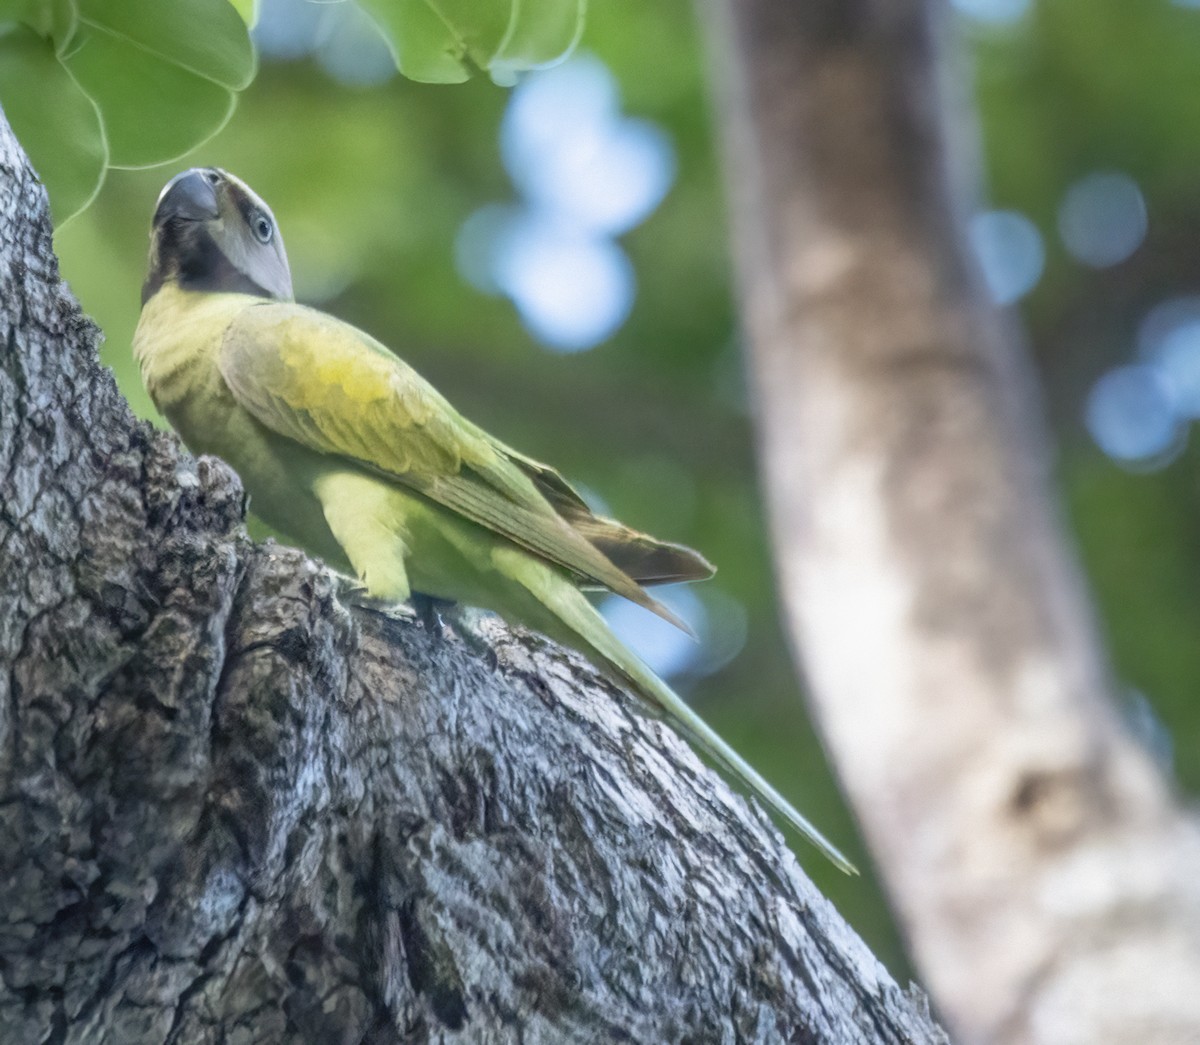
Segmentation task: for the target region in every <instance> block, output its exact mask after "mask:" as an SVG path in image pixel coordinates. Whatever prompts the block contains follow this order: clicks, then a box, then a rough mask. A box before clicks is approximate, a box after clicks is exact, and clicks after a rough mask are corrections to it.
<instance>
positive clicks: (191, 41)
mask: <svg viewBox="0 0 1200 1045" xmlns="http://www.w3.org/2000/svg"><path fill="white" fill-rule="evenodd" d="M78 2H79V19H80V22H82V23H83V24H84V25H88V26H91V27H93V28H97V29H102V30H105V31H107V32H109V33H111V34H113V35H114V36H119V37H124V38H125V39H126V40H128V41H129V42H130V43H131V44H135V45H136V46H138V47H140V48H142V49H143V50H144V51H147V52H149V53H150V54H152V55H155V56H156V57H158V58H160V59H162V60H163V61H164V62H167V63H169V64H171V65H177V66H179V67H181V68H183V69H186V70H188V71H189V72H192V73H195V74H196V75H197V76H199V77H202V78H204V79H206V80H212V81H213V82H214V83H218V84H221V85H222V86H224V87H228V88H231V89H233V90H241V88H243V87H245V86H246V85H247V84H248V83H249V82H250V81H251V80H252V79H253V78H254V47H253V45H252V44H251V43H250V34H249V32H247V30H246V23H245V21H243V19H242V16H241V15H240V14H238V12H237V11H236V10H235V9H234V7H233V5H232V4H231V3H229V0H186V2H179V0H169V2H167V0H78Z"/></svg>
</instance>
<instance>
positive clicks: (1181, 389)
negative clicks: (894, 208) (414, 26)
mask: <svg viewBox="0 0 1200 1045" xmlns="http://www.w3.org/2000/svg"><path fill="white" fill-rule="evenodd" d="M947 18H948V21H949V28H950V37H951V39H952V40H953V41H954V44H955V48H954V50H953V54H952V57H951V60H950V62H949V67H948V69H947V76H948V77H949V80H950V82H952V83H953V84H954V85H956V88H957V89H958V90H959V93H961V94H962V95H963V96H964V97H968V98H970V99H972V104H973V106H974V111H975V113H976V114H977V116H978V126H977V127H970V126H967V127H964V129H963V133H964V134H966V135H969V136H970V135H975V134H976V133H978V135H979V139H980V141H981V143H982V151H983V156H984V170H982V171H981V172H980V175H981V196H980V199H979V201H978V207H977V209H976V210H975V211H974V212H973V214H972V216H971V219H970V223H969V227H968V230H967V232H968V236H969V240H970V244H971V247H972V249H973V250H974V251H975V252H976V253H977V255H978V257H979V260H980V263H981V265H982V267H983V270H984V273H985V276H986V278H987V282H988V285H989V287H990V289H991V291H992V293H993V296H994V297H995V299H996V301H997V303H998V304H1000V305H1001V306H1004V307H1011V308H1013V309H1014V310H1016V311H1017V312H1018V313H1019V316H1020V319H1021V320H1022V322H1023V324H1024V326H1025V329H1026V331H1027V337H1028V345H1029V350H1030V352H1031V354H1032V356H1033V358H1034V361H1035V363H1036V366H1037V368H1038V371H1039V374H1040V376H1041V379H1042V385H1043V389H1044V395H1045V402H1044V405H1045V410H1046V413H1047V416H1048V418H1049V421H1050V427H1051V430H1052V432H1053V435H1054V438H1055V441H1056V442H1055V448H1054V460H1055V463H1056V467H1057V472H1056V474H1057V479H1058V481H1059V483H1060V495H1061V499H1062V503H1063V506H1064V512H1065V516H1066V518H1067V522H1068V524H1069V525H1070V526H1071V527H1072V528H1073V530H1074V532H1075V534H1076V536H1077V539H1078V544H1079V548H1080V552H1081V555H1082V557H1083V559H1084V563H1085V567H1086V570H1087V573H1088V576H1089V578H1090V582H1091V584H1092V587H1093V590H1094V592H1095V596H1096V601H1097V608H1098V616H1099V618H1100V620H1101V626H1102V627H1103V629H1104V631H1105V634H1106V637H1107V639H1108V642H1109V648H1110V650H1111V657H1112V661H1113V665H1114V670H1115V673H1116V675H1117V677H1118V679H1119V681H1120V685H1121V689H1122V694H1123V699H1124V701H1125V710H1126V712H1127V714H1128V716H1129V720H1130V722H1131V724H1132V725H1133V727H1134V728H1135V729H1136V730H1137V731H1138V732H1139V734H1140V735H1141V736H1142V737H1143V738H1144V739H1145V742H1146V743H1147V744H1148V745H1149V746H1150V747H1151V748H1152V750H1153V751H1154V752H1155V753H1156V755H1157V757H1158V758H1159V759H1160V760H1161V761H1162V762H1163V763H1164V765H1166V766H1167V767H1168V768H1169V770H1170V771H1171V772H1173V773H1174V774H1175V776H1176V778H1177V780H1178V782H1179V784H1180V786H1181V787H1182V788H1183V789H1185V790H1187V791H1194V790H1195V789H1197V787H1200V743H1198V741H1200V705H1198V703H1197V700H1196V696H1197V680H1198V679H1200V469H1198V468H1197V464H1198V460H1197V451H1196V449H1195V447H1194V445H1192V441H1191V440H1190V438H1189V436H1190V429H1191V424H1192V421H1193V419H1195V418H1197V417H1200V184H1198V183H1200V0H1141V2H1138V3H1130V2H1129V0H1042V2H1035V0H955V3H954V4H952V5H950V6H948V8H947ZM254 35H255V42H256V44H257V46H258V48H259V53H260V59H261V69H260V73H259V75H258V77H257V79H256V80H255V82H254V83H253V84H252V86H251V87H250V88H249V89H247V90H246V91H245V92H244V93H243V94H242V96H241V101H240V103H239V107H238V109H237V112H236V113H235V115H234V117H233V119H232V121H231V122H230V123H229V124H228V126H227V127H226V128H225V129H224V130H223V131H222V132H221V133H220V134H219V135H218V136H217V137H216V138H215V139H213V140H212V141H210V142H208V143H207V144H205V145H204V146H203V147H201V148H200V149H197V150H196V151H195V152H194V153H192V154H190V155H189V156H188V157H186V158H184V159H182V160H180V161H178V162H177V163H173V164H171V165H169V166H167V167H160V168H156V169H152V170H142V171H112V172H111V173H110V175H109V177H108V179H107V181H106V182H105V185H104V188H103V189H102V191H101V194H100V196H99V197H98V198H97V200H96V201H95V203H94V204H93V205H92V206H91V207H90V208H89V209H88V210H87V211H85V212H84V213H83V214H82V215H80V216H78V217H76V218H75V219H73V220H72V221H71V222H69V223H67V225H66V226H65V227H63V228H62V229H60V230H59V232H58V234H57V236H56V243H57V247H58V250H59V253H60V257H61V259H62V265H63V270H64V274H65V275H66V278H67V279H68V281H69V282H70V284H71V286H72V288H73V290H74V292H75V294H76V295H77V296H78V298H79V299H80V301H81V302H82V304H83V306H84V308H85V309H86V310H87V311H88V312H89V313H90V314H91V315H92V316H93V317H94V318H95V319H96V320H97V322H98V323H99V324H100V326H101V327H102V328H103V330H104V332H105V335H106V338H107V340H106V344H105V346H104V349H103V358H104V361H105V362H106V363H107V364H108V365H109V366H111V367H112V369H113V371H114V372H115V374H116V376H117V380H118V382H119V384H120V385H121V387H122V389H123V390H124V392H125V394H126V395H127V396H128V398H129V401H130V403H131V404H132V405H133V407H134V409H135V411H136V412H137V413H138V414H140V415H142V416H143V417H147V418H151V419H152V420H155V421H156V422H158V423H161V422H159V421H158V419H157V418H156V416H155V414H154V411H153V407H152V405H151V404H150V402H149V400H148V398H147V397H146V395H145V392H144V391H143V389H142V387H141V384H140V380H139V378H138V375H137V372H136V368H135V366H134V364H133V362H132V359H131V355H130V341H131V337H132V334H133V330H134V326H135V325H136V322H137V313H138V307H139V291H140V286H141V282H142V279H143V278H144V274H145V273H144V268H145V255H146V244H147V239H146V234H147V227H148V222H149V217H150V213H151V211H152V209H153V206H154V201H155V198H156V196H157V193H158V191H159V189H160V188H161V186H162V184H163V183H164V182H165V180H166V179H167V177H169V176H170V175H171V174H173V173H175V171H176V170H179V169H182V168H183V167H186V166H190V165H193V164H205V165H208V164H215V165H219V166H223V167H226V168H228V169H229V170H231V171H233V172H235V173H237V174H239V175H240V176H241V177H243V178H244V179H246V180H247V181H248V182H249V183H250V184H251V185H252V186H254V187H255V188H256V189H257V190H258V191H259V192H260V194H262V195H263V196H264V197H265V198H266V199H267V201H268V202H269V203H270V204H271V205H272V207H273V208H274V210H275V213H276V216H277V217H278V219H279V222H280V224H281V228H282V230H283V233H284V238H285V241H286V243H287V247H288V251H289V254H290V257H291V261H292V267H293V271H294V275H295V282H296V291H297V297H298V298H299V299H300V300H302V301H305V302H308V303H311V304H317V305H320V306H321V307H324V308H326V309H328V310H330V311H333V312H335V313H337V314H338V315H340V316H342V317H344V318H346V319H348V320H350V321H352V322H354V323H356V324H358V325H359V326H362V327H364V328H365V329H367V330H369V331H370V332H372V333H373V334H375V335H376V336H377V337H379V338H380V339H381V340H383V341H384V342H386V343H387V344H389V345H391V346H392V347H393V348H394V349H395V350H396V351H398V352H399V353H400V354H401V355H403V356H404V357H405V358H406V359H407V360H408V361H409V362H410V363H411V364H412V365H414V366H415V367H416V368H417V369H418V370H419V371H421V372H422V373H423V374H425V375H426V376H427V377H428V378H430V379H431V380H432V381H433V382H434V383H435V384H436V385H438V386H439V387H440V388H441V389H442V391H443V392H444V393H445V394H446V395H447V396H449V398H450V399H451V401H452V402H454V403H455V404H456V405H457V406H458V407H459V408H460V409H461V410H462V411H463V412H464V413H466V414H467V415H468V416H470V417H472V418H473V419H475V420H476V421H478V422H479V423H481V424H483V425H484V426H485V427H487V428H488V429H490V430H491V431H493V432H494V433H496V434H497V435H498V436H499V437H501V438H502V439H504V440H505V441H507V442H509V443H512V444H514V445H515V446H516V447H518V448H520V449H522V450H524V451H526V452H528V453H531V454H533V455H534V456H537V457H541V458H543V459H546V460H548V461H550V462H551V463H553V464H555V465H556V466H558V467H559V468H561V470H562V471H563V472H564V473H565V474H566V475H567V477H568V478H569V479H571V480H572V481H573V482H575V483H577V484H578V485H580V486H581V487H582V488H583V489H584V490H585V491H586V492H587V495H588V496H589V497H591V498H593V499H594V500H595V502H596V504H597V505H598V506H600V507H602V508H604V509H605V510H607V511H609V512H611V513H612V514H614V515H616V516H618V517H620V518H622V519H624V520H626V521H628V522H630V523H632V524H633V525H636V526H638V527H641V528H644V529H647V530H649V531H651V532H653V533H655V534H657V535H660V536H663V537H667V538H671V539H674V540H679V541H684V542H686V543H688V544H691V545H694V546H695V547H697V548H700V549H702V550H703V551H704V552H705V554H707V555H708V556H709V557H710V558H711V559H712V560H713V561H714V562H716V563H717V564H718V566H719V573H718V575H717V577H716V579H715V580H714V581H712V582H709V583H707V584H704V585H698V586H694V587H691V588H685V589H678V590H671V589H668V590H667V592H666V598H667V599H668V601H670V602H671V603H672V605H674V607H675V608H676V609H677V610H678V611H679V612H680V613H681V614H682V615H683V616H684V617H686V618H687V619H689V620H690V621H691V622H692V623H693V624H694V626H695V627H696V629H697V631H698V632H699V633H700V635H701V642H700V643H698V644H693V643H691V642H690V641H689V640H687V639H685V638H683V637H682V636H679V635H675V634H673V633H672V632H671V631H670V629H668V628H666V627H665V626H662V625H661V623H660V622H658V621H657V620H656V619H655V618H652V617H650V616H649V615H648V614H645V613H643V612H642V611H640V610H637V609H636V608H634V607H631V606H627V605H624V604H620V603H617V602H608V603H606V604H605V606H604V609H605V611H606V613H607V614H608V615H609V617H610V620H611V621H612V622H613V624H614V626H615V627H617V628H618V629H619V630H620V631H621V633H622V634H623V635H624V636H625V637H626V639H627V641H629V642H630V643H631V644H632V645H634V646H635V647H636V648H638V649H639V650H640V651H642V653H643V654H644V655H645V656H646V658H647V659H648V660H649V661H650V662H651V664H652V665H654V666H655V667H656V668H657V669H658V670H659V671H660V672H661V673H662V674H664V675H665V676H667V677H668V678H669V679H670V680H671V681H672V682H673V684H674V685H675V686H676V687H677V688H678V689H679V690H680V691H681V692H682V693H684V694H685V695H686V696H687V697H688V699H690V700H691V701H692V702H693V703H694V705H695V706H696V707H697V708H698V709H699V710H700V711H701V713H702V714H703V715H704V716H705V717H706V718H708V719H709V720H710V721H711V722H712V723H713V725H714V726H715V727H716V728H717V729H718V730H719V731H720V732H721V733H722V735H724V736H725V737H726V738H728V739H729V740H730V742H731V743H733V744H734V745H735V746H736V747H737V748H738V749H739V750H741V751H742V752H743V753H744V754H745V755H746V756H747V757H748V758H749V759H750V761H751V762H753V763H754V764H755V765H757V766H758V767H759V768H760V769H761V770H762V771H763V772H764V773H765V774H766V775H767V776H768V777H770V778H771V779H772V780H773V781H775V782H776V783H777V784H778V785H779V787H780V789H781V790H782V791H783V792H784V793H785V794H786V795H788V796H789V797H791V798H792V799H793V800H794V801H795V803H796V804H797V805H798V806H799V807H800V808H801V809H802V810H803V811H804V812H805V813H806V814H808V815H810V816H811V817H812V818H813V819H814V820H816V821H817V822H818V823H819V824H821V825H822V826H823V827H825V828H827V829H828V831H829V833H830V834H831V836H832V837H833V838H835V839H836V840H837V841H838V842H839V843H841V844H844V845H845V847H846V849H847V851H848V852H849V853H850V855H851V857H852V858H853V859H855V860H856V861H858V862H859V863H860V864H861V865H864V866H865V865H866V864H867V860H866V856H865V854H864V853H863V852H862V850H861V848H860V845H859V842H858V840H857V837H856V835H855V829H854V826H853V822H852V820H851V818H850V816H849V814H848V813H847V811H846V810H845V808H844V806H843V805H842V804H841V802H840V799H839V797H838V795H837V792H836V785H835V784H834V782H833V780H832V778H831V776H830V773H829V771H828V769H827V767H826V766H825V764H824V761H823V757H822V754H821V750H820V746H819V744H818V742H817V740H816V737H815V736H814V733H813V730H812V728H811V727H810V725H809V724H808V722H807V720H806V717H805V713H804V709H803V702H802V695H801V683H800V682H799V681H798V678H797V673H796V671H795V670H794V668H793V665H792V661H791V659H790V655H789V650H788V648H787V645H786V643H785V641H784V639H783V636H782V632H781V628H780V624H779V616H778V614H779V610H778V606H777V602H776V596H775V589H774V583H773V579H772V573H771V562H770V554H769V548H768V546H767V542H766V536H765V530H764V524H763V514H762V509H761V506H760V497H759V490H758V478H757V474H756V467H755V459H754V436H753V413H754V404H753V401H752V398H751V397H750V395H749V394H748V392H747V386H746V381H745V377H744V373H743V364H742V358H741V350H740V346H739V334H738V327H737V319H736V313H735V304H734V301H733V297H732V289H731V271H730V268H731V262H730V257H729V243H728V235H727V228H726V211H725V205H724V199H723V192H722V187H721V180H720V170H719V163H718V158H717V154H716V147H715V133H714V128H713V125H712V119H713V113H712V110H711V107H710V104H709V91H710V84H709V77H708V72H709V70H708V67H707V59H706V52H705V48H704V38H703V32H702V27H701V25H700V24H699V22H698V21H697V14H696V10H695V9H694V7H693V6H692V5H691V4H690V3H687V2H684V0H657V2H656V3H654V4H644V3H635V2H633V0H605V2H601V3H595V4H593V5H592V9H591V11H590V14H589V20H588V25H587V29H586V32H585V35H584V38H583V42H582V47H581V49H580V51H579V52H578V53H577V55H576V56H575V57H574V58H572V59H571V60H570V61H569V62H568V63H566V64H565V65H562V66H559V67H557V68H555V69H553V70H549V71H545V72H541V73H536V74H532V75H529V76H527V77H525V78H523V79H522V80H521V81H520V83H518V85H517V86H516V87H515V88H513V89H508V88H502V87H498V86H496V85H494V84H492V83H490V82H488V81H487V80H486V79H485V78H477V79H475V80H473V81H471V82H469V83H467V84H464V85H461V86H441V87H432V86H424V85H420V84H415V83H412V82H409V81H407V80H404V79H402V78H400V77H399V76H397V75H396V74H395V68H394V64H393V63H392V61H391V59H390V57H389V55H388V53H387V50H386V48H385V47H384V45H383V43H382V41H381V40H380V39H379V38H378V36H377V34H376V33H375V31H374V29H373V27H372V25H371V23H370V22H369V20H368V19H367V18H366V17H365V16H364V15H363V14H362V13H361V12H360V11H359V10H358V9H357V8H356V7H355V6H354V5H353V3H350V2H340V3H313V2H311V0H263V3H262V8H261V16H260V20H259V23H258V26H257V28H256V30H255V34H254ZM861 652H862V656H865V657H869V656H870V655H871V651H870V650H869V649H864V650H862V651H861ZM798 853H799V855H800V856H801V857H802V859H803V860H804V862H805V865H806V867H807V869H808V870H809V872H810V874H812V876H813V877H814V878H815V879H816V881H817V884H818V885H819V886H820V888H821V889H822V890H823V891H825V892H826V894H827V895H829V896H830V897H831V898H832V899H833V900H834V902H835V903H836V904H837V905H838V907H839V909H840V910H841V911H842V913H843V914H844V915H845V917H846V918H847V919H848V920H849V921H850V922H851V923H852V924H853V925H854V926H855V927H856V928H857V929H858V930H859V931H860V932H861V933H862V934H863V936H864V937H865V938H866V939H867V941H868V942H869V943H870V944H871V946H872V947H873V949H874V950H875V951H876V953H877V954H878V955H879V956H880V957H881V958H882V959H883V960H884V961H885V962H886V963H887V964H888V965H889V967H890V968H891V969H892V971H893V973H895V974H896V975H897V976H900V977H903V976H905V975H907V973H908V969H907V966H906V964H905V959H904V957H903V954H902V950H901V948H900V945H899V941H898V936H897V933H896V931H895V928H894V927H893V925H892V922H891V920H890V917H889V915H888V913H887V910H886V907H885V905H884V902H883V900H882V897H881V896H880V895H879V893H878V891H877V889H876V887H875V886H874V884H873V883H872V881H871V879H870V877H869V876H868V877H867V878H866V879H865V880H850V879H846V878H844V877H842V876H841V875H839V874H838V873H837V872H836V871H834V870H833V869H832V868H830V867H829V866H827V865H826V864H825V863H824V862H823V861H821V860H820V859H818V858H816V857H814V856H812V854H811V853H810V852H809V851H806V850H804V849H803V848H799V844H798Z"/></svg>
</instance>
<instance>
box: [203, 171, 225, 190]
mask: <svg viewBox="0 0 1200 1045" xmlns="http://www.w3.org/2000/svg"><path fill="white" fill-rule="evenodd" d="M203 178H204V180H205V181H206V182H208V184H209V185H211V186H212V187H213V188H214V189H215V188H216V187H217V186H218V185H220V184H221V175H219V174H218V173H217V172H216V171H205V172H204V174H203Z"/></svg>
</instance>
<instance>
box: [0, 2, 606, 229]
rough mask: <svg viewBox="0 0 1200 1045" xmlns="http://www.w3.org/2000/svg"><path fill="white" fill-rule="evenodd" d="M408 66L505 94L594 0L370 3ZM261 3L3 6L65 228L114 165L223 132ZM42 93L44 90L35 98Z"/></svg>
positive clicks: (567, 44)
mask: <svg viewBox="0 0 1200 1045" xmlns="http://www.w3.org/2000/svg"><path fill="white" fill-rule="evenodd" d="M362 4H363V7H364V8H365V9H366V10H367V11H368V12H369V13H370V15H371V16H372V17H373V19H374V20H375V22H376V24H377V25H378V27H379V29H380V31H381V32H382V33H383V35H384V37H385V39H386V40H387V43H388V47H389V48H390V49H391V52H392V55H393V57H394V58H395V61H396V66H397V68H398V69H399V70H400V71H401V72H402V73H403V74H404V75H405V76H408V77H409V78H411V79H413V80H419V81H425V82H430V83H459V82H461V81H463V80H466V79H467V78H468V76H469V75H470V73H471V71H472V69H475V68H477V69H481V70H485V71H487V72H488V73H490V74H491V76H492V78H493V79H494V80H496V82H498V83H501V82H502V83H512V82H514V80H515V78H516V75H517V73H519V72H521V71H524V70H527V69H533V68H537V67H538V66H542V65H546V64H549V63H553V62H555V61H558V60H559V59H561V58H562V57H564V56H565V55H567V54H569V53H570V51H571V50H572V49H573V48H574V46H575V44H576V43H577V42H578V40H579V37H580V34H581V33H582V32H583V25H584V10H585V0H508V2H507V3H499V2H496V0H362ZM257 13H258V3H257V0H187V2H180V3H176V2H170V3H168V2H164V0H120V2H112V0H0V104H3V106H4V110H5V112H6V114H7V115H8V119H9V122H10V123H11V124H12V126H13V129H14V131H15V132H16V134H17V137H18V138H19V139H20V141H21V143H22V144H23V145H24V146H25V149H26V151H27V152H28V153H29V156H30V159H31V160H32V161H33V165H34V168H35V169H36V170H37V171H38V173H39V175H40V176H41V178H42V180H43V182H44V183H45V184H46V187H47V189H48V190H49V193H50V200H51V208H52V210H53V214H54V220H55V223H56V224H58V225H61V224H62V223H63V222H64V221H66V220H67V219H68V218H70V217H72V216H73V215H75V214H77V213H79V211H81V210H82V209H83V208H84V207H86V206H87V205H88V203H90V202H91V200H92V198H93V197H94V196H95V194H96V193H97V192H98V191H99V189H100V186H101V184H102V183H103V181H104V177H105V174H106V172H107V170H108V169H109V168H110V167H149V166H154V165H156V164H161V163H167V162H169V161H171V160H174V159H177V158H178V157H180V156H182V155H183V154H184V153H186V152H187V151H189V150H190V149H193V148H195V147H197V146H199V145H201V144H203V143H204V142H206V141H207V140H208V139H209V138H211V137H212V136H213V135H214V134H216V133H217V132H218V131H219V130H220V129H221V128H222V127H223V126H225V124H226V122H227V121H228V120H229V117H230V116H231V115H232V113H233V109H234V105H235V104H236V100H237V94H238V92H239V91H241V90H243V89H245V87H246V86H247V85H248V84H249V83H250V81H251V80H252V79H253V77H254V72H255V59H254V49H253V47H252V45H251V42H250V36H249V33H248V29H247V26H248V25H250V24H253V22H254V21H255V19H256V17H257ZM31 85H36V89H31Z"/></svg>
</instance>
